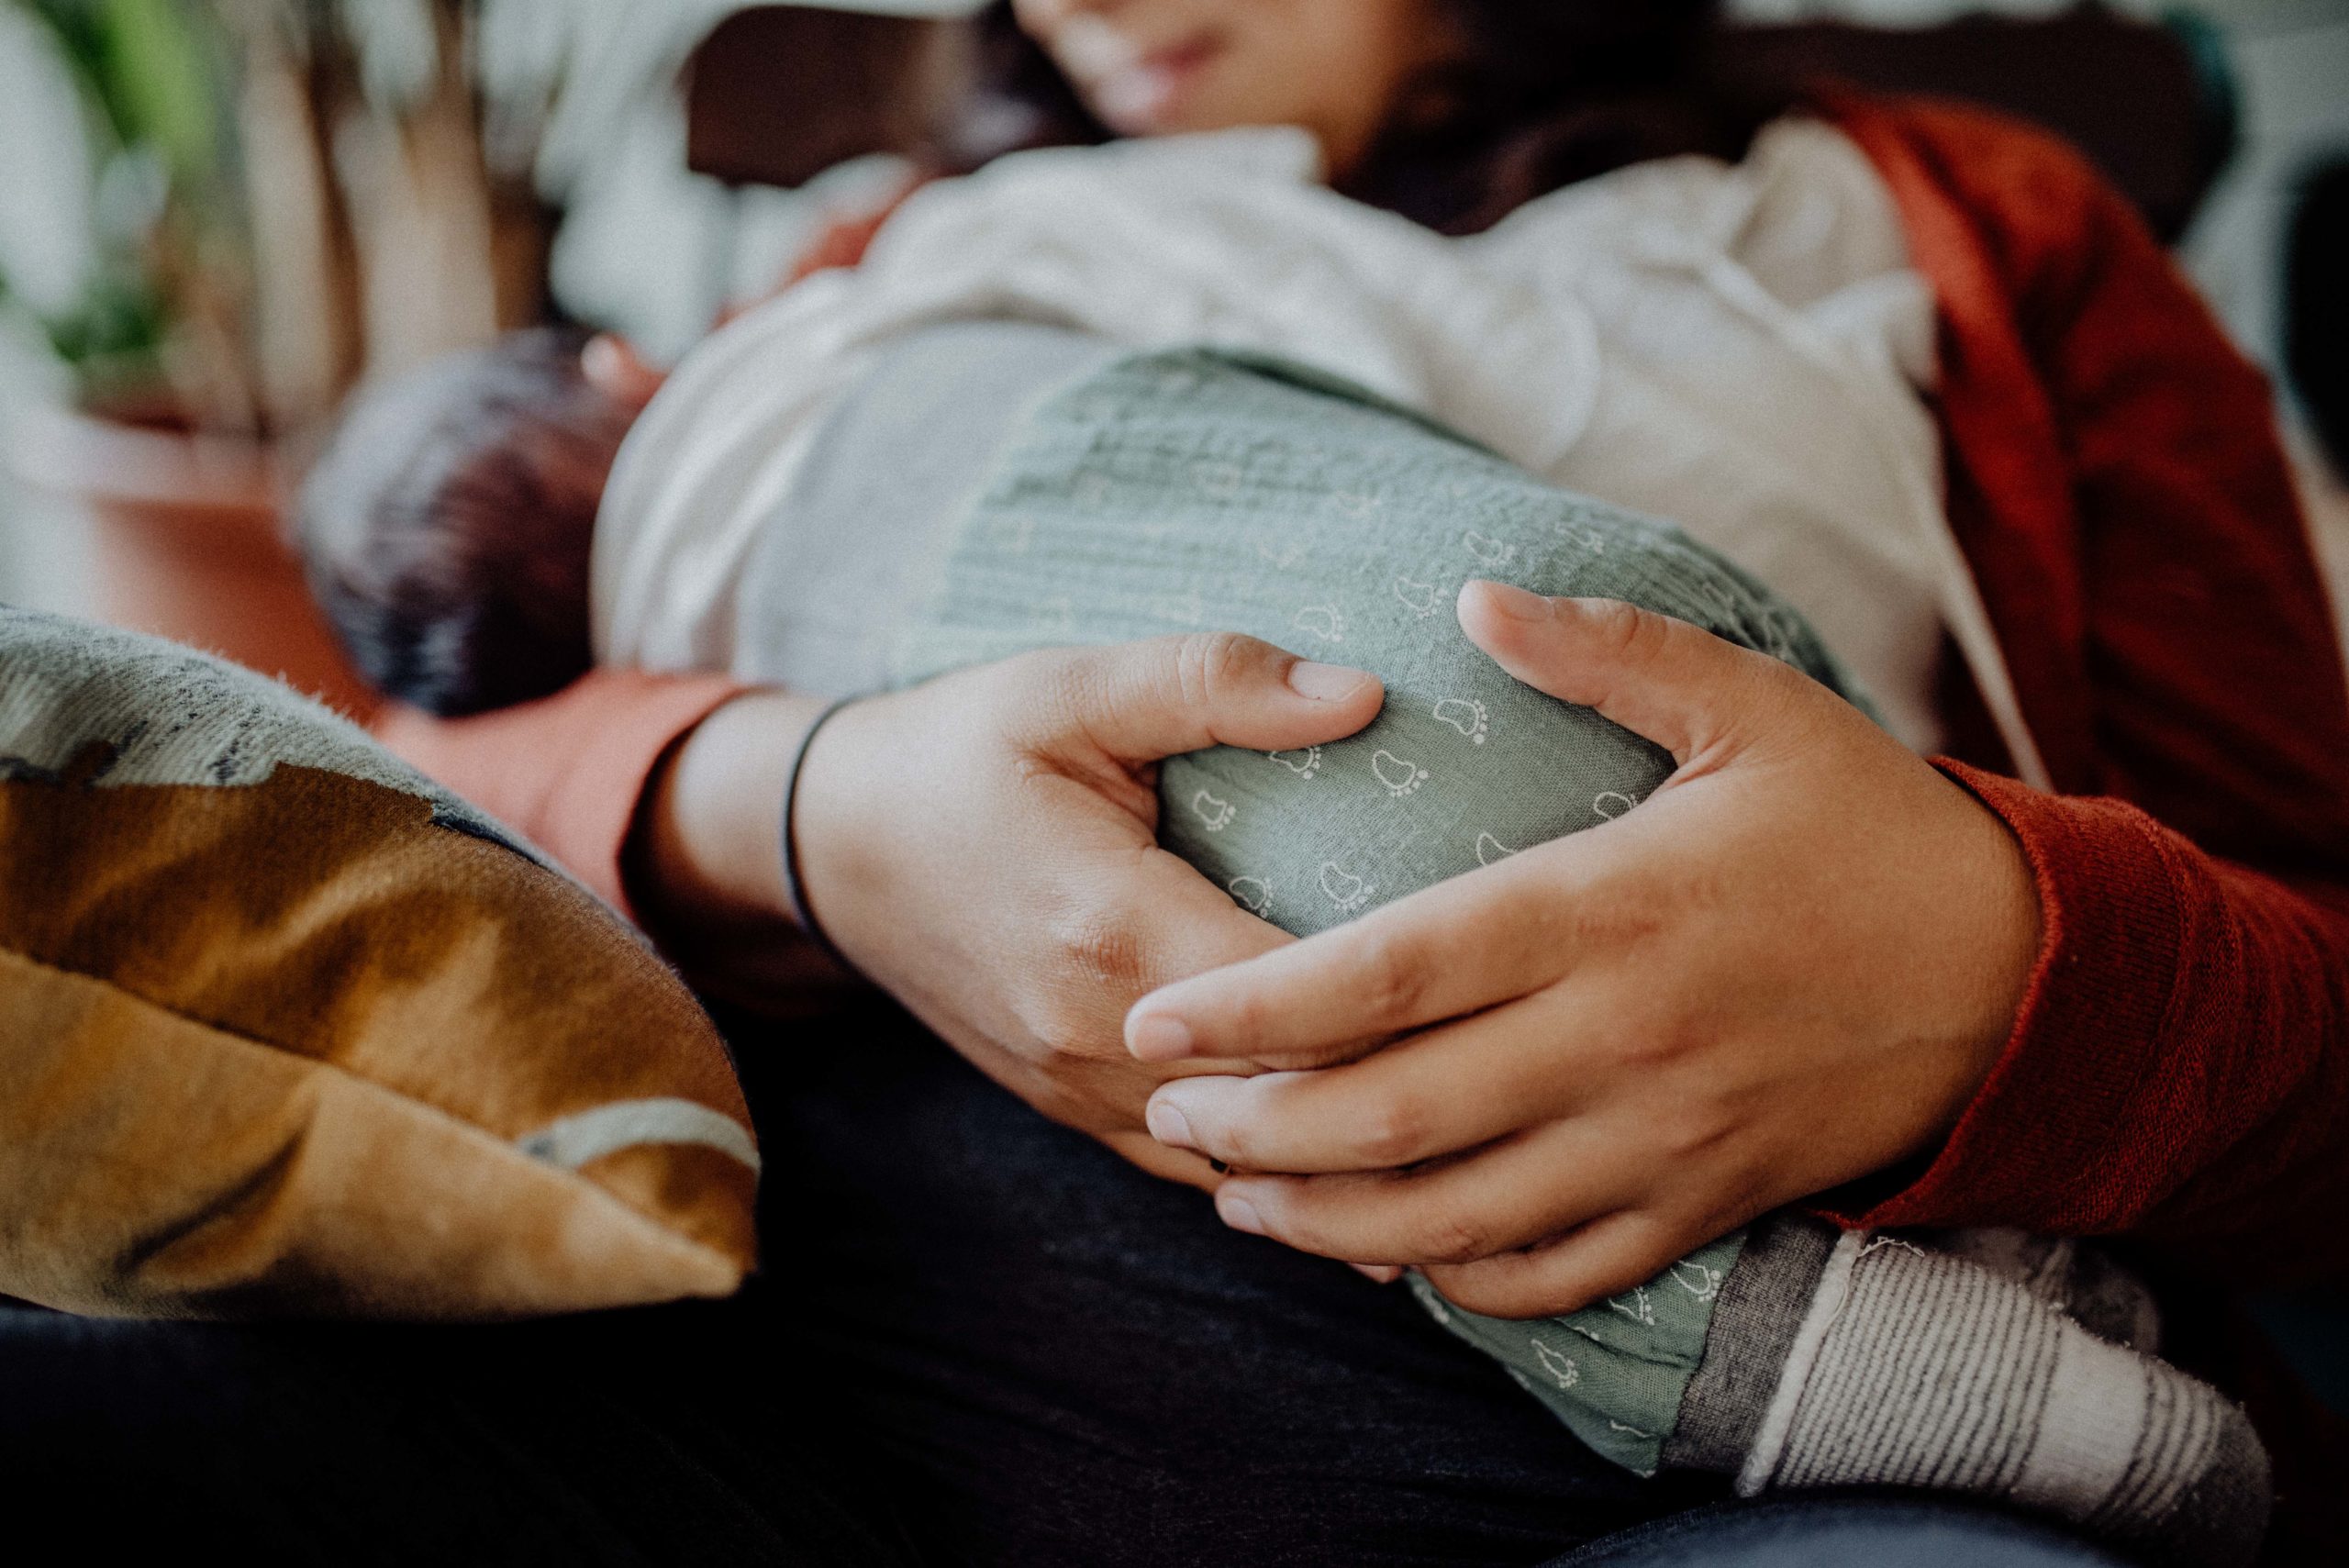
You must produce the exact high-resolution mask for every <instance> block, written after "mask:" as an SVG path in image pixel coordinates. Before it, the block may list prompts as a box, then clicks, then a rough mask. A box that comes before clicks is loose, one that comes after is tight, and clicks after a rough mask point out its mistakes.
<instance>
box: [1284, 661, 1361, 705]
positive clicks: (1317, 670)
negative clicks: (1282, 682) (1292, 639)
mask: <svg viewBox="0 0 2349 1568" xmlns="http://www.w3.org/2000/svg"><path fill="white" fill-rule="evenodd" d="M1369 679H1370V677H1369V676H1368V675H1366V674H1364V673H1363V672H1362V671H1360V670H1350V669H1348V668H1346V666H1344V665H1343V664H1317V663H1315V662H1313V661H1312V660H1310V659H1300V660H1298V661H1297V662H1296V663H1294V664H1291V665H1290V666H1289V667H1288V689H1289V690H1290V691H1293V692H1295V693H1296V694H1297V695H1298V696H1301V697H1310V698H1312V699H1313V700H1314V701H1315V702H1341V701H1343V700H1344V699H1345V698H1347V697H1350V696H1352V695H1354V694H1355V693H1356V692H1358V691H1360V690H1362V685H1363V683H1364V681H1367V680H1369Z"/></svg>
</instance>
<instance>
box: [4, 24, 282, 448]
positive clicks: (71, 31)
mask: <svg viewBox="0 0 2349 1568" xmlns="http://www.w3.org/2000/svg"><path fill="white" fill-rule="evenodd" d="M9 3H10V4H12V5H14V6H16V8H17V10H19V11H20V12H22V13H24V14H26V15H27V16H28V17H31V18H32V19H33V20H34V21H35V22H37V23H39V24H40V25H41V26H43V27H44V28H46V29H47V31H48V34H49V36H50V39H52V40H53V41H54V43H55V45H56V50H57V57H58V59H59V60H60V61H61V62H62V63H63V64H64V65H65V67H66V68H67V70H68V71H69V72H71V73H72V79H73V83H74V86H75V87H76V89H77V90H78V92H79V95H80V99H81V103H82V108H83V122H84V123H83V127H82V131H83V136H84V137H85V138H86V139H87V141H88V143H89V148H90V154H91V160H90V161H91V166H92V167H93V169H94V170H95V172H96V188H95V191H94V192H92V194H91V195H92V199H91V201H90V204H89V212H90V215H91V223H92V228H93V233H92V234H91V235H90V237H89V238H90V247H89V249H90V253H91V255H92V256H93V258H94V261H95V265H94V267H93V270H92V272H91V274H90V276H89V278H88V279H87V280H86V283H85V284H84V287H83V295H82V297H81V298H80V299H79V300H78V301H77V302H75V303H74V304H73V305H72V306H70V307H69V308H67V309H64V310H61V311H58V310H52V311H49V312H46V313H39V314H38V315H37V316H36V317H35V319H36V320H37V322H38V325H39V328H41V330H42V332H43V333H44V335H45V336H46V337H47V339H48V340H49V343H50V347H51V348H52V349H54V350H55V351H56V353H57V355H58V357H59V358H61V360H63V361H65V362H66V363H67V364H68V365H69V366H71V367H72V370H73V372H74V373H75V375H76V376H77V378H78V379H79V381H80V384H81V386H82V389H83V401H84V402H85V403H86V404H88V405H90V406H94V407H100V408H114V409H128V408H136V407H138V406H139V405H142V404H153V403H155V402H157V401H159V400H160V396H161V389H162V388H165V387H167V386H169V385H171V384H173V382H174V381H175V380H179V379H184V377H185V374H186V372H185V371H183V372H182V373H181V374H180V375H179V376H174V375H173V373H171V372H170V371H169V370H168V369H167V368H166V365H165V357H166V355H167V354H168V353H170V352H171V350H172V348H173V332H172V324H173V322H174V321H175V320H179V319H184V318H185V317H187V316H188V315H189V314H190V313H191V312H196V311H206V310H213V309H217V304H215V303H213V302H210V301H205V300H200V299H193V298H189V297H187V295H188V294H189V292H190V290H191V288H194V287H200V286H202V285H201V283H200V280H197V279H195V278H191V277H190V276H189V275H188V274H189V272H190V269H191V268H192V267H193V266H195V265H196V264H197V263H198V261H199V259H200V258H203V257H206V256H207V255H213V254H217V253H219V252H221V251H223V250H229V249H231V248H233V246H234V245H235V243H236V240H235V235H234V225H235V224H236V222H237V204H236V202H235V200H234V195H235V193H234V190H233V185H232V183H231V181H230V178H229V168H230V163H229V160H230V156H231V152H230V149H229V147H228V143H227V139H226V138H225V137H224V135H223V130H222V125H221V116H220V114H219V112H218V109H219V106H220V104H221V103H222V102H223V100H224V98H225V95H226V90H227V77H226V72H225V51H224V50H223V48H222V44H223V41H224V40H223V39H222V38H221V36H220V34H219V31H218V28H217V17H215V16H214V14H213V13H211V12H210V11H208V10H206V9H205V8H203V7H201V6H187V5H184V4H180V3H178V0H9ZM216 286H217V285H216ZM5 297H6V278H5V277H0V298H5ZM216 330H217V328H216ZM207 335H208V334H207ZM191 368H193V367H191ZM224 371H225V367H217V368H215V369H213V370H212V371H211V372H210V373H209V374H207V375H206V379H207V380H220V379H226V380H227V381H228V383H229V384H230V385H233V383H234V378H233V376H226V377H224ZM223 390H224V391H225V390H227V388H226V387H224V388H223ZM230 395H231V397H232V398H235V395H234V394H233V393H231V394H230ZM207 400H208V399H207ZM235 400H236V401H243V399H241V398H235ZM215 422H225V423H230V424H236V423H244V422H247V421H245V420H242V419H239V418H238V417H235V416H234V415H233V414H231V415H230V416H229V417H228V418H226V419H225V420H216V421H215Z"/></svg>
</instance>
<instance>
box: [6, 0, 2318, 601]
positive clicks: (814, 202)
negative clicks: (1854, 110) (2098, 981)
mask: <svg viewBox="0 0 2349 1568" xmlns="http://www.w3.org/2000/svg"><path fill="white" fill-rule="evenodd" d="M841 3H842V4H848V5H858V6H862V7H863V8H866V9H875V10H894V11H961V10H968V9H971V8H972V7H973V6H974V3H975V0H841ZM2067 3H2068V0H1974V3H1967V0H1731V8H1732V9H1733V10H1734V11H1736V12H1738V13H1740V14H1742V15H1743V16H1746V17H1751V18H1753V19H1755V20H1788V19H1794V18H1798V17H1820V16H1841V17H1851V18H1854V19H1859V20H1865V21H1869V22H1875V23H1879V24H1882V25H1887V26H1907V25H1917V24H1924V23H1931V22H1935V21H1940V20H1944V19H1946V18H1948V17H1952V16H1955V15H1960V14H1964V13H1965V12H1969V11H1978V10H1986V9H1987V10H1999V11H2007V12H2015V13H2032V12H2042V13H2043V12H2049V11H2054V10H2059V9H2062V8H2063V7H2064V6H2065V5H2066V4H2067ZM2119 3H2120V4H2121V5H2122V6H2124V8H2136V9H2141V10H2148V11H2150V10H2153V9H2155V8H2156V6H2155V3H2154V0H2119ZM735 4H736V0H674V3H673V4H667V5H657V6H647V5H642V4H640V3H637V0H508V3H507V4H503V5H500V4H498V3H497V0H492V5H491V9H490V19H491V38H490V46H491V47H492V48H493V49H494V50H495V58H496V59H497V61H499V62H500V64H499V69H501V70H504V71H507V72H513V73H517V74H520V75H530V74H532V73H537V74H540V75H545V76H555V75H560V76H562V79H563V80H564V81H565V83H566V87H565V90H564V93H563V95H562V99H561V101H560V106H559V108H558V111H557V113H556V116H555V117H554V119H553V121H552V122H551V125H550V127H549V129H548V135H547V138H546V140H545V144H544V147H543V150H542V152H541V155H540V163H539V171H538V173H539V180H540V186H541V188H542V190H543V191H544V192H545V194H546V195H548V196H549V197H550V198H551V199H553V200H556V201H559V202H561V203H562V205H563V206H565V208H566V209H567V211H568V213H569V217H568V218H567V221H566V223H565V226H564V228H563V230H562V234H561V236H560V237H559V239H558V242H557V246H556V250H555V253H554V257H553V281H554V287H555V291H556V295H557V297H558V298H559V299H561V300H562V303H563V305H564V306H565V307H566V308H568V309H569V310H571V311H572V312H573V314H575V315H577V316H579V317H583V318H585V319H588V320H592V321H596V322H598V323H602V324H606V325H610V326H613V327H617V328H620V329H622V330H625V331H628V332H629V333H630V334H631V335H633V336H635V337H636V338H638V339H640V341H641V342H642V343H644V344H645V345H646V346H648V347H649V348H650V349H651V350H652V351H653V352H654V353H655V354H656V355H674V354H675V353H678V352H681V351H682V350H683V349H684V348H685V346H686V345H687V344H689V343H690V342H691V341H693V339H695V338H696V336H698V334H699V333H700V331H701V330H702V328H703V326H704V324H705V323H706V322H707V321H708V319H709V318H710V316H711V314H712V312H713V311H714V309H715V308H716V307H717V306H718V304H719V303H720V302H721V301H722V300H723V299H724V298H726V297H728V296H729V295H740V294H742V293H745V292H749V291H751V290H752V289H755V288H756V287H758V286H759V285H761V284H764V283H765V282H766V281H768V280H770V279H772V278H773V277H774V275H775V273H776V272H777V271H778V270H779V269H780V267H781V266H782V265H783V264H784V262H785V260H786V259H787V258H788V257H789V256H790V255H792V254H793V253H794V252H795V251H796V249H797V247H798V246H799V244H800V243H801V242H802V240H803V239H804V238H805V236H806V234H807V231H808V229H809V228H811V227H812V226H813V225H815V224H816V223H817V222H818V221H820V219H821V217H823V216H824V215H825V214H826V213H827V212H829V211H831V210H835V209H837V208H840V207H841V206H854V205H856V204H858V203H859V202H861V201H862V200H863V199H864V198H865V197H866V195H867V193H868V192H870V191H871V190H873V189H874V187H875V186H876V184H878V183H881V182H884V181H885V180H886V179H887V178H888V177H889V173H890V171H889V170H888V169H887V168H886V167H885V166H872V165H868V166H863V167H851V168H847V169H843V170H841V171H837V172H835V173H833V174H831V175H828V176H827V177H826V178H825V179H823V180H821V181H818V183H816V184H814V185H811V186H809V187H807V188H806V189H804V190H802V191H798V192H778V191H759V192H749V193H731V192H728V191H726V190H725V189H723V188H722V187H720V186H718V184H717V183H715V182H712V181H709V180H706V179H702V178H700V177H697V176H695V175H691V174H688V173H686V172H685V171H684V148H685V123H684V117H683V114H682V111H681V107H680V106H679V104H678V101H677V97H676V95H675V92H674V80H675V76H676V72H677V68H678V66H679V65H680V64H681V63H682V61H684V58H685V54H686V52H687V51H688V50H690V48H691V47H692V44H693V42H694V41H695V40H696V39H698V38H699V37H701V36H702V35H703V34H704V33H705V32H706V31H707V28H709V27H710V26H711V25H712V24H713V23H714V21H715V20H716V19H717V18H718V17H720V16H722V15H723V14H724V13H725V12H727V11H728V10H729V9H732V8H734V6H735ZM2195 5H2196V8H2197V9H2199V10H2200V11H2202V12H2203V13H2204V14H2206V15H2208V16H2210V17H2212V18H2213V19H2214V20H2216V21H2217V22H2219V24H2220V25H2221V28H2223V29H2224V31H2225V34H2226V36H2227V39H2228V41H2229V45H2230V50H2231V53H2232V59H2233V61H2234V66H2235V70H2236V72H2237V75H2238V77H2239V81H2240V85H2241V89H2242V94H2243V116H2244V127H2243V129H2244V138H2243V149H2242V151H2241V153H2240V154H2239V156H2238V158H2237V160H2236V161H2235V163H2234V165H2233V166H2232V169H2231V170H2230V172H2228V174H2227V176H2226V178H2225V180H2224V182H2223V183H2222V184H2221V187H2220V188H2219V190H2218V191H2217V192H2216V193H2215V194H2214V195H2213V197H2212V199H2211V201H2210V204H2209V205H2208V206H2207V207H2206V208H2205V210H2204V212H2203V214H2202V215H2201V217H2200V218H2199V220H2198V223H2197V226H2196V228H2195V230H2194V231H2193V233H2192V234H2190V235H2189V236H2188V239H2187V241H2186V243H2185V245H2184V247H2183V248H2182V260H2183V261H2185V263H2186V265H2187V267H2188V270H2189V271H2190V272H2191V273H2192V274H2193V276H2194V277H2195V278H2196V280H2197V281H2198V282H2199V284H2201V286H2202V287H2203V288H2204V290H2205V292H2206V293H2207V294H2208V295H2210V299H2211V301H2212V303H2213V305H2214V306H2216V307H2217V309H2218V310H2219V312H2220V314H2221V317H2222V318H2223V319H2224V320H2225V321H2226V323H2227V325H2228V327H2229V328H2230V329H2231V330H2232V332H2233V333H2234V335H2235V336H2236V338H2237V339H2238V340H2239V341H2241V343H2242V344H2243V347H2244V348H2245V349H2246V350H2249V351H2250V352H2251V353H2252V354H2253V355H2254V357H2255V358H2257V359H2259V360H2260V361H2263V362H2265V363H2267V364H2269V365H2270V366H2273V365H2274V364H2275V363H2276V361H2277V343H2278V333H2279V314H2280V299H2279V288H2278V283H2279V273H2278V254H2279V243H2280V239H2281V235H2282V231H2283V225H2284V222H2285V220H2286V217H2287V214H2288V208H2289V200H2290V194H2291V190H2292V186H2293V183H2294V182H2295V180H2296V179H2297V178H2298V177H2299V174H2300V173H2301V172H2302V171H2304V170H2305V169H2306V168H2307V167H2308V166H2309V165H2310V162H2311V161H2313V160H2315V159H2316V158H2317V157H2318V156H2319V155H2321V153H2323V152H2324V151H2326V150H2349V0H2195ZM60 92H61V84H60V83H58V81H57V80H56V79H55V77H54V74H53V72H52V71H50V70H49V69H48V68H47V62H45V61H42V60H41V59H40V58H39V53H38V51H37V50H32V49H30V48H28V40H27V38H26V36H25V33H24V29H23V24H22V23H21V21H20V19H18V18H17V17H15V16H14V15H13V14H12V13H10V12H9V11H8V10H6V9H5V8H0V265H5V266H6V270H7V271H8V272H9V274H10V275H11V276H14V277H17V278H20V279H28V280H32V281H33V282H34V284H35V285H36V286H50V287H60V288H61V287H66V286H70V284H71V280H72V278H73V277H74V276H75V275H76V274H75V269H76V267H77V266H78V265H79V262H80V258H79V257H78V256H77V255H76V253H75V252H74V250H73V249H72V244H71V239H70V236H71V233H72V224H71V223H70V222H62V221H57V220H55V217H54V216H53V215H58V214H71V213H72V211H74V210H75V208H76V205H77V204H80V203H85V202H86V201H87V200H88V195H87V189H86V187H87V183H88V177H89V176H88V171H87V169H86V168H85V167H84V166H83V161H82V160H81V159H80V156H79V150H78V146H77V144H76V143H75V141H74V139H72V137H70V136H61V135H60V134H59V127H60V126H61V125H65V124H70V119H69V118H68V117H66V115H64V114H63V113H61V110H60V107H59V105H60V99H59V94H60ZM44 214H49V215H52V216H51V217H49V218H45V217H44ZM54 390H55V381H54V377H53V375H52V374H51V373H50V370H49V367H47V366H46V365H45V364H43V363H42V361H41V358H40V356H39V353H38V352H37V351H34V350H32V349H31V347H30V346H29V345H28V344H26V343H24V342H21V341H11V340H9V339H7V338H6V334H5V331H0V419H5V418H6V416H7V411H8V409H9V407H10V406H12V405H20V404H22V403H23V402H25V401H26V400H28V399H34V398H39V397H44V396H48V395H53V393H54ZM2332 505H2333V506H2337V507H2338V508H2339V509H2340V512H2341V514H2342V516H2341V517H2339V518H2338V519H2337V520H2336V521H2335V522H2334V523H2333V524H2332V534H2331V536H2330V537H2329V538H2328V540H2327V543H2328V546H2329V547H2330V548H2332V549H2334V550H2337V552H2338V557H2339V566H2340V570H2341V572H2342V573H2343V576H2342V578H2341V579H2340V581H2341V582H2342V584H2343V588H2344V590H2349V503H2344V502H2343V501H2342V500H2341V499H2340V497H2339V495H2337V493H2336V494H2334V495H2332ZM86 580H87V559H86V550H85V549H84V547H83V543H82V540H81V538H80V530H79V528H78V520H77V519H76V518H75V517H73V516H72V514H71V513H70V511H68V510H66V509H64V508H61V507H60V506H56V505H55V504H53V503H50V502H46V501H44V500H42V499H41V498H39V497H38V496H33V495H27V494H26V493H24V491H23V490H22V489H21V487H18V486H17V485H16V484H15V483H14V481H12V480H10V479H9V478H7V477H6V474H5V473H0V599H9V600H13V601H15V602H18V603H35V604H42V605H50V606H57V607H61V608H71V607H72V606H75V605H76V604H78V603H79V602H80V601H81V598H82V596H83V592H82V585H83V584H84V583H85V582H86ZM2337 597H2339V598H2341V599H2343V600H2344V601H2349V591H2344V592H2343V593H2341V594H2340V595H2337Z"/></svg>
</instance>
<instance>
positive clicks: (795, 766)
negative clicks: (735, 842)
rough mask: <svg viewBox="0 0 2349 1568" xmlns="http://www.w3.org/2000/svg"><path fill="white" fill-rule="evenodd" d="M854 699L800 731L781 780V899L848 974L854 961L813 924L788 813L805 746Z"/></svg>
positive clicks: (802, 766)
mask: <svg viewBox="0 0 2349 1568" xmlns="http://www.w3.org/2000/svg"><path fill="white" fill-rule="evenodd" d="M856 700H857V699H856V698H854V697H841V699H839V700H838V701H837V702H834V703H833V704H831V705H830V706H829V707H827V708H825V709H824V711H823V712H821V713H819V714H818V715H817V716H816V721H815V722H814V723H813V724H810V725H809V726H808V727H807V728H806V729H805V730H803V731H801V732H800V736H799V746H798V749H797V750H796V751H793V752H792V753H791V772H790V773H786V774H785V775H784V784H783V896H784V902H785V904H787V905H788V906H790V909H791V917H792V918H793V919H795V920H796V921H798V922H799V929H801V930H802V931H804V932H806V933H807V940H809V941H811V942H813V943H815V944H816V951H818V952H820V953H822V954H823V955H824V956H825V957H826V958H829V959H830V960H831V961H832V962H834V963H837V964H839V965H840V966H841V968H842V969H844V970H846V971H848V972H849V973H851V974H853V973H856V965H854V964H852V963H851V962H849V961H848V955H847V954H845V953H843V952H841V950H840V949H839V948H837V947H835V946H833V945H832V939H831V938H829V937H828V936H826V935H824V928H823V927H821V926H819V925H818V924H816V912H815V911H814V910H813V909H810V908H809V907H808V906H807V887H806V886H805V885H804V884H802V883H801V882H800V879H799V833H798V829H797V828H795V827H794V826H793V824H792V817H793V815H794V813H793V807H795V806H797V805H798V804H799V775H800V774H801V773H804V772H805V771H806V770H807V749H808V748H809V747H810V746H812V745H814V744H815V743H816V732H817V731H818V730H819V729H821V728H824V726H825V725H827V724H829V723H830V722H831V719H832V716H833V715H834V714H837V713H838V712H840V710H841V709H842V708H844V707H846V706H848V705H849V704H851V703H852V702H854V701H856Z"/></svg>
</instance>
